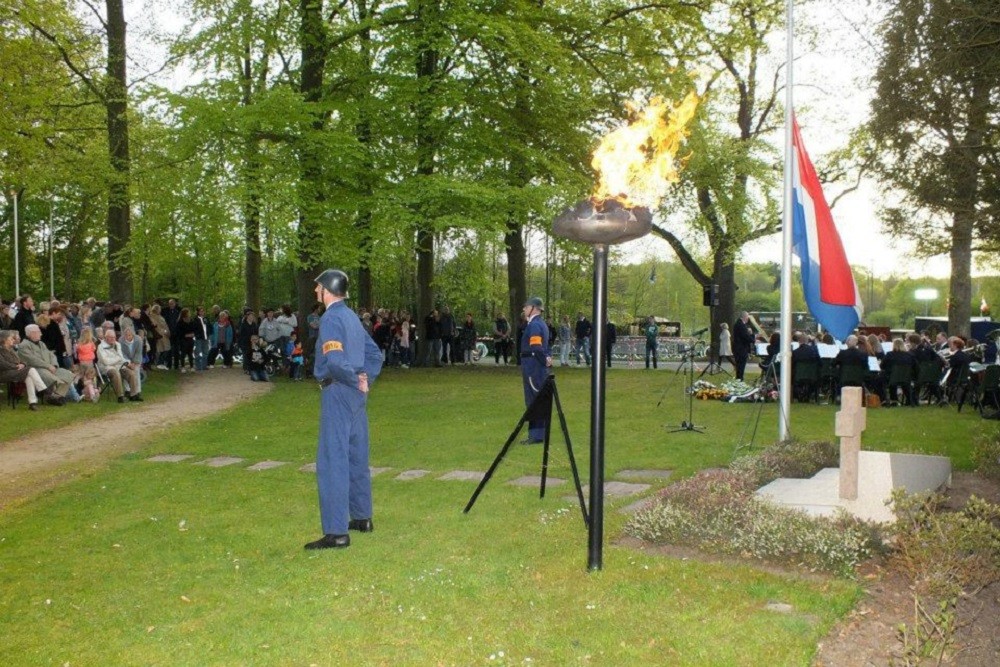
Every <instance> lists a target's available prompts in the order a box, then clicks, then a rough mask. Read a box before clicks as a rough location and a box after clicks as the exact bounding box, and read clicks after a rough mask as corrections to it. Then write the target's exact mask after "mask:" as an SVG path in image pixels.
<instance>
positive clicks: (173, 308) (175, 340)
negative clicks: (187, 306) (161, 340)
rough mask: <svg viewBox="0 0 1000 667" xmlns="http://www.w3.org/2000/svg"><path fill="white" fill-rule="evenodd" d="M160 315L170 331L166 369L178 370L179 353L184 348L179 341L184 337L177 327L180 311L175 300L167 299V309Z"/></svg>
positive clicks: (179, 363)
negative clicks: (168, 359)
mask: <svg viewBox="0 0 1000 667" xmlns="http://www.w3.org/2000/svg"><path fill="white" fill-rule="evenodd" d="M160 314H161V315H163V319H164V320H166V322H167V328H169V329H170V363H168V364H167V367H168V368H174V369H177V368H180V367H181V352H182V350H183V348H184V345H183V341H182V340H181V339H182V338H183V337H184V336H183V334H182V333H181V331H180V328H179V327H178V326H177V323H178V322H180V320H181V309H180V308H178V307H177V300H176V299H167V307H166V308H164V309H163V311H162V312H161V313H160Z"/></svg>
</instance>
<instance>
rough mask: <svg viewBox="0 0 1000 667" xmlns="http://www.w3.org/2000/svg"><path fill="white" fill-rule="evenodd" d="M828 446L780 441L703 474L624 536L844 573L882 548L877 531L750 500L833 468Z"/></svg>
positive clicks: (834, 454)
mask: <svg viewBox="0 0 1000 667" xmlns="http://www.w3.org/2000/svg"><path fill="white" fill-rule="evenodd" d="M838 455H839V451H838V449H837V447H836V446H835V445H833V444H831V443H829V442H809V443H801V442H794V441H789V442H782V443H778V444H775V445H772V446H771V447H768V448H767V449H765V450H764V451H763V452H761V453H759V454H753V455H750V456H744V457H742V458H740V459H737V460H736V461H734V462H733V465H732V466H730V468H729V469H727V470H705V471H702V472H700V473H698V474H697V475H695V476H694V477H691V478H689V479H685V480H682V481H680V482H677V483H676V484H671V485H670V486H668V487H667V488H665V489H664V490H663V491H661V492H660V495H659V502H658V503H655V504H654V505H652V506H651V507H648V508H646V509H644V510H642V511H641V512H639V513H637V514H636V515H635V516H634V517H632V519H631V520H630V521H629V522H628V524H627V525H626V526H625V532H627V533H628V534H630V535H632V536H634V537H638V538H641V539H645V540H648V541H650V542H657V543H661V544H664V543H669V544H683V545H687V546H693V547H696V548H699V549H702V550H704V551H708V552H711V553H721V554H729V555H736V556H742V557H749V558H760V559H765V560H775V561H781V562H793V563H802V564H805V565H807V566H809V567H812V568H817V569H822V570H827V571H831V572H837V573H839V574H849V573H850V572H851V571H852V570H853V568H854V566H855V565H857V564H858V563H859V562H861V561H862V560H865V559H866V558H869V557H870V556H872V555H874V554H875V553H876V552H878V551H879V550H880V549H881V548H882V540H881V536H880V534H879V532H878V530H877V528H876V527H874V526H873V525H871V524H866V523H864V522H862V521H859V520H857V519H855V518H853V517H850V516H848V515H847V514H845V513H841V514H839V515H838V516H837V517H836V518H832V519H831V518H814V517H810V516H808V515H806V514H805V513H804V512H801V511H799V510H794V509H790V508H785V507H777V506H775V505H772V504H771V503H769V502H767V501H765V500H762V499H760V498H758V497H757V496H755V495H754V492H755V491H756V489H757V488H759V487H760V486H763V485H764V484H767V483H768V482H771V481H773V480H775V479H777V478H778V477H799V478H802V477H810V476H812V475H814V474H815V473H817V472H819V471H820V470H821V469H823V468H826V467H831V466H836V465H837V459H838Z"/></svg>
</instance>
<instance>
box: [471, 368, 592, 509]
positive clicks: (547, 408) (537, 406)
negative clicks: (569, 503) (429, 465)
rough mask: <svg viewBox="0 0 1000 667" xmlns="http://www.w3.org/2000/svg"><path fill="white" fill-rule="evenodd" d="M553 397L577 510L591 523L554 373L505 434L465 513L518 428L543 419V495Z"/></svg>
mask: <svg viewBox="0 0 1000 667" xmlns="http://www.w3.org/2000/svg"><path fill="white" fill-rule="evenodd" d="M553 399H554V400H555V406H556V413H557V414H558V415H559V426H560V427H562V433H563V438H564V439H565V441H566V453H567V454H568V455H569V465H570V468H571V469H572V470H573V484H575V485H576V496H577V498H579V500H580V512H581V513H582V514H583V523H584V525H586V526H590V517H589V516H588V514H587V505H586V503H584V500H583V487H581V486H580V474H579V473H578V472H577V469H576V458H575V457H574V456H573V444H572V443H571V442H570V439H569V429H568V428H567V427H566V415H565V414H564V413H563V409H562V403H560V402H559V392H558V391H557V390H556V377H555V376H554V375H549V376H548V377H547V378H545V384H543V385H542V389H541V391H539V392H538V395H537V396H535V400H533V401H532V402H531V405H529V406H528V408H527V409H526V410H525V411H524V414H523V415H521V419H520V421H518V422H517V426H515V427H514V430H513V431H511V434H510V437H508V438H507V442H505V443H504V445H503V447H501V448H500V453H499V454H497V457H496V458H495V459H493V465H491V466H490V469H489V470H487V471H486V474H485V475H483V479H482V481H481V482H479V486H477V487H476V490H475V492H474V493H473V494H472V497H471V498H469V503H468V504H467V505H466V506H465V509H464V510H462V511H463V512H464V513H466V514H468V513H469V510H471V509H472V506H473V505H475V504H476V498H478V497H479V494H480V492H481V491H482V490H483V489H484V488H485V487H486V483H487V482H488V481H490V478H491V477H493V473H494V471H496V469H497V467H498V466H499V465H500V462H501V461H503V457H504V456H506V455H507V450H508V449H510V446H511V445H512V444H513V443H514V440H515V439H516V438H517V435H518V433H520V432H521V428H522V427H523V426H524V425H525V424H526V423H527V422H530V421H540V420H542V419H544V420H545V444H544V447H543V449H542V475H541V477H542V481H541V488H540V489H539V493H538V497H539V498H544V497H545V480H546V478H547V476H548V470H549V434H550V432H551V431H552V403H553Z"/></svg>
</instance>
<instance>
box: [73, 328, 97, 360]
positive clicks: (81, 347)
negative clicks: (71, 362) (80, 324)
mask: <svg viewBox="0 0 1000 667" xmlns="http://www.w3.org/2000/svg"><path fill="white" fill-rule="evenodd" d="M96 356H97V345H96V344H95V343H94V330H93V329H91V328H90V327H89V326H85V327H84V328H83V331H81V332H80V339H79V340H78V341H76V360H77V361H78V362H79V363H80V365H81V366H83V367H84V368H86V367H87V366H89V367H91V368H93V367H94V359H95V357H96Z"/></svg>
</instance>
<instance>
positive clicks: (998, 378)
mask: <svg viewBox="0 0 1000 667" xmlns="http://www.w3.org/2000/svg"><path fill="white" fill-rule="evenodd" d="M987 405H989V406H991V407H992V408H993V409H995V410H1000V366H998V365H996V364H991V365H989V366H987V367H986V371H985V372H984V373H983V379H982V381H981V382H980V383H979V416H981V417H982V416H985V415H984V411H985V407H986V406H987Z"/></svg>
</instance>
